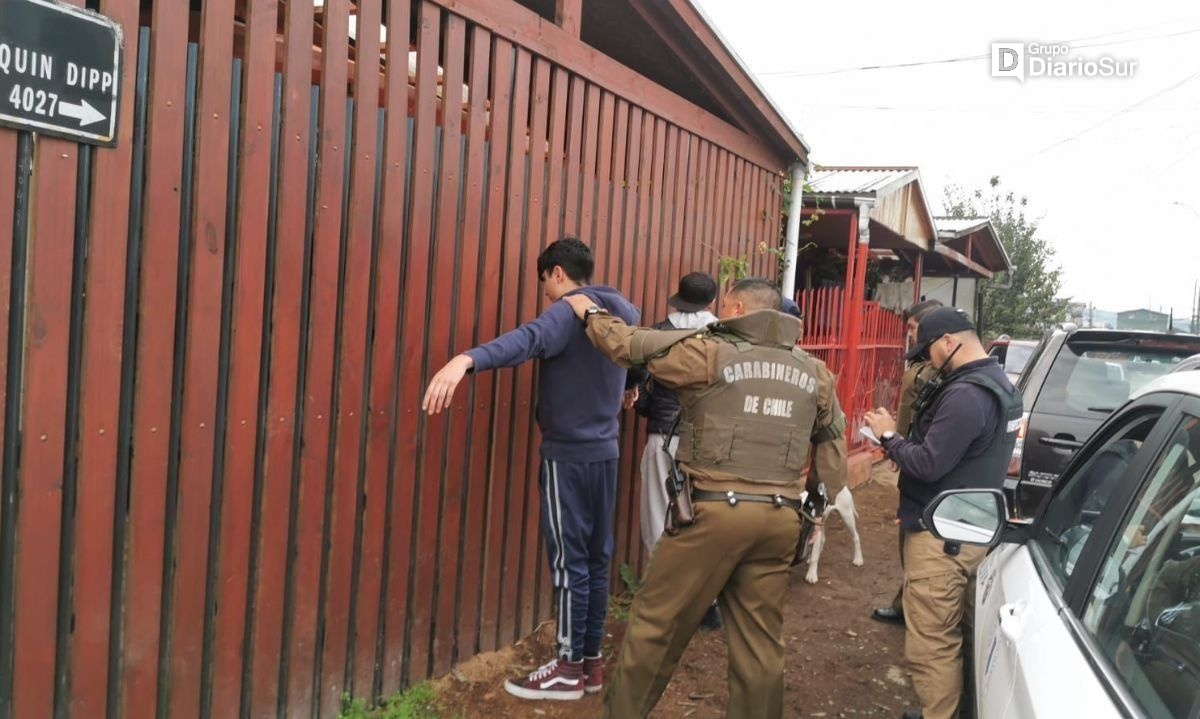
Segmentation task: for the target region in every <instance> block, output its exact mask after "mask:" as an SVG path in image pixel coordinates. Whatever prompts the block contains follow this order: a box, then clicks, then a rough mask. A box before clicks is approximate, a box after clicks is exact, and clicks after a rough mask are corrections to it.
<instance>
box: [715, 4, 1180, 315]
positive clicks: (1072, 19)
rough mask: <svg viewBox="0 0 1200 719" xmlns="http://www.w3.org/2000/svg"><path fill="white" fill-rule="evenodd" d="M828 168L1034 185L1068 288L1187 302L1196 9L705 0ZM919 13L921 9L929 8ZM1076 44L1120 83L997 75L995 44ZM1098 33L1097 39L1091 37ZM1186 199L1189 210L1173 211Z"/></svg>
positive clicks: (936, 184) (1102, 303)
mask: <svg viewBox="0 0 1200 719" xmlns="http://www.w3.org/2000/svg"><path fill="white" fill-rule="evenodd" d="M694 2H696V3H697V4H698V5H699V6H700V7H701V8H702V10H703V11H704V13H705V14H706V15H708V17H709V19H710V20H711V21H712V22H713V24H714V25H715V26H716V28H717V30H718V31H719V32H720V33H721V34H722V35H724V37H725V38H726V40H727V41H728V42H729V43H730V45H731V46H732V47H733V48H734V50H735V51H736V52H737V53H738V54H739V55H740V56H741V58H742V60H743V61H744V62H745V64H746V65H747V67H749V68H750V70H751V71H752V72H753V73H754V74H755V75H756V76H757V77H758V79H759V82H760V83H761V84H762V85H763V87H764V88H766V90H767V92H768V93H769V94H770V96H771V97H772V99H773V100H774V101H775V103H776V105H777V106H778V107H780V108H781V109H782V111H783V113H784V114H785V115H786V116H787V118H788V120H789V121H790V122H791V123H792V126H793V127H795V128H796V129H797V130H798V131H799V132H800V133H801V134H802V135H803V136H804V138H805V140H806V141H807V142H808V143H809V145H811V146H812V148H813V155H812V156H813V159H814V161H815V162H817V163H820V164H827V165H850V164H853V165H917V166H918V167H920V168H921V175H922V180H923V181H924V184H925V187H926V190H927V192H928V194H929V196H930V201H931V203H932V204H933V205H934V211H935V212H940V209H941V200H942V188H943V187H945V186H946V185H948V184H952V183H957V184H961V185H965V186H969V187H975V186H986V183H987V181H988V178H989V177H991V176H992V175H999V176H1000V178H1001V182H1002V186H1003V187H1007V188H1009V189H1011V190H1013V191H1016V192H1018V193H1020V194H1025V195H1027V196H1028V197H1029V200H1030V206H1031V207H1032V213H1033V214H1034V215H1035V216H1040V217H1041V226H1042V233H1041V234H1042V236H1043V237H1045V238H1047V239H1048V240H1049V241H1050V242H1051V243H1052V244H1053V246H1054V247H1055V248H1056V250H1057V252H1058V257H1057V259H1058V260H1059V261H1060V262H1061V264H1062V267H1063V270H1064V275H1065V282H1064V288H1063V289H1064V294H1066V295H1070V296H1072V297H1073V298H1074V299H1076V300H1079V301H1093V302H1095V304H1096V307H1097V309H1101V308H1102V309H1106V310H1125V309H1132V308H1137V307H1145V306H1148V305H1149V306H1151V307H1152V308H1153V309H1158V308H1159V307H1160V306H1161V308H1162V310H1163V311H1168V310H1169V308H1170V307H1172V306H1174V308H1175V314H1176V315H1177V316H1185V315H1188V314H1189V313H1190V307H1191V297H1192V288H1193V283H1194V282H1195V280H1196V279H1197V278H1200V4H1197V3H1196V2H1195V0H1187V1H1185V0H1179V1H1176V2H1167V1H1160V0H1149V1H1147V0H1142V1H1140V2H1138V3H1136V4H1134V5H1128V4H1125V3H1111V4H1108V3H1105V4H1100V3H1095V4H1093V3H1082V2H1069V3H1064V2H1052V1H1049V0H1037V1H1036V2H1034V1H1030V0H1016V1H1012V2H1005V3H991V4H984V3H962V2H941V1H939V2H924V3H920V4H918V5H913V4H912V3H907V4H904V3H895V2H880V1H879V0H859V2H856V3H853V4H851V5H846V4H843V3H828V2H827V3H810V2H804V3H799V2H785V1H781V0H694ZM918 9H919V11H920V12H919V13H918V12H917V10H918ZM1064 40H1068V41H1075V43H1074V45H1073V47H1072V48H1071V55H1072V56H1073V57H1081V56H1082V57H1089V58H1098V57H1103V56H1111V57H1114V58H1117V59H1122V60H1125V59H1132V60H1136V62H1137V66H1136V68H1135V71H1134V76H1133V77H1132V78H1128V79H1122V78H1029V79H1027V80H1026V81H1025V82H1024V83H1021V82H1019V81H1017V80H1016V79H1013V78H993V77H992V76H991V71H990V65H991V60H990V58H984V59H975V60H964V61H960V62H949V63H935V64H923V65H919V66H915V67H905V68H893V69H880V70H857V71H850V72H832V71H840V70H844V69H847V68H859V67H863V66H869V65H893V64H900V63H914V62H925V61H934V60H945V59H950V58H966V57H971V56H976V55H988V54H989V52H990V48H991V43H993V42H1003V41H1026V42H1046V43H1050V42H1059V41H1064ZM1084 45H1093V47H1083V46H1084ZM1175 202H1182V203H1186V204H1187V205H1190V208H1189V207H1183V206H1180V205H1175V204H1173V203H1175Z"/></svg>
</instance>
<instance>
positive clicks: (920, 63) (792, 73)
mask: <svg viewBox="0 0 1200 719" xmlns="http://www.w3.org/2000/svg"><path fill="white" fill-rule="evenodd" d="M1196 33H1200V28H1192V29H1190V30H1180V31H1177V32H1170V33H1163V34H1161V35H1148V36H1146V37H1138V38H1125V39H1123V40H1111V41H1108V42H1099V43H1092V44H1087V45H1079V46H1077V47H1078V48H1084V49H1087V48H1094V47H1112V46H1114V45H1128V44H1130V43H1135V42H1145V41H1147V40H1162V39H1166V38H1172V37H1179V36H1181V35H1194V34H1196ZM1112 34H1114V33H1107V35H1112ZM1095 37H1105V35H1094V36H1091V37H1084V38H1076V39H1073V40H1062V41H1060V42H1061V43H1066V44H1070V43H1074V42H1079V41H1080V40H1088V39H1091V38H1095ZM1045 44H1050V43H1045ZM990 57H991V55H990V54H989V53H980V54H978V55H962V56H959V57H945V58H939V59H937V60H915V61H912V62H897V63H888V64H880V65H859V66H856V67H843V68H838V69H836V70H816V71H813V72H804V71H799V70H775V71H769V72H759V73H755V75H757V76H759V77H820V76H826V75H842V74H845V73H851V72H864V71H868V70H896V69H904V68H911V67H925V66H929V65H950V64H954V63H960V62H971V61H974V60H986V59H988V58H990Z"/></svg>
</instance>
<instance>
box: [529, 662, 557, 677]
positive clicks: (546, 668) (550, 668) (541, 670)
mask: <svg viewBox="0 0 1200 719" xmlns="http://www.w3.org/2000/svg"><path fill="white" fill-rule="evenodd" d="M557 668H558V660H557V659H551V660H550V661H549V662H548V663H546V664H543V665H542V666H540V667H538V668H537V671H535V672H534V673H532V674H530V675H529V681H531V682H536V681H541V680H542V679H545V678H546V677H548V676H550V675H551V674H553V673H554V670H555V669H557Z"/></svg>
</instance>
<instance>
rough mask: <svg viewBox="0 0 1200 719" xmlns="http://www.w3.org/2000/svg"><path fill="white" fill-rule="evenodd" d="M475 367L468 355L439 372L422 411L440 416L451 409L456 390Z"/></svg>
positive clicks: (422, 406) (423, 403)
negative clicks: (443, 411)
mask: <svg viewBox="0 0 1200 719" xmlns="http://www.w3.org/2000/svg"><path fill="white" fill-rule="evenodd" d="M474 366H475V361H474V360H472V359H471V358H470V357H469V356H467V355H458V356H457V357H455V358H454V359H452V360H450V361H449V362H447V363H446V366H445V367H442V368H441V369H440V370H438V372H437V374H435V375H434V376H433V379H431V380H429V387H428V388H427V389H426V390H425V401H423V402H422V403H421V409H422V410H423V411H425V412H428V413H429V414H438V413H439V412H441V411H442V410H444V409H450V400H451V399H453V397H454V388H455V387H458V383H459V382H461V381H462V378H463V376H464V375H466V374H467V371H468V370H470V369H471V368H472V367H474Z"/></svg>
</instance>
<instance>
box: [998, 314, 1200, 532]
mask: <svg viewBox="0 0 1200 719" xmlns="http://www.w3.org/2000/svg"><path fill="white" fill-rule="evenodd" d="M1197 352H1200V337H1197V336H1195V335H1180V334H1169V333H1166V332H1138V331H1132V330H1100V329H1078V328H1077V327H1075V326H1074V325H1069V324H1067V325H1060V326H1058V327H1055V328H1054V329H1052V330H1050V331H1049V332H1047V333H1046V335H1045V336H1044V337H1043V338H1042V341H1041V342H1040V343H1039V344H1038V346H1037V348H1036V349H1034V351H1033V355H1032V356H1031V357H1030V358H1029V362H1028V363H1027V364H1026V365H1025V370H1024V371H1023V372H1022V373H1021V378H1020V379H1019V380H1018V381H1017V387H1018V388H1019V389H1020V390H1021V393H1022V394H1023V395H1024V397H1025V417H1024V419H1023V420H1022V426H1021V431H1020V434H1019V435H1018V440H1017V448H1016V450H1015V451H1014V452H1013V459H1012V462H1011V463H1010V465H1009V468H1008V478H1007V479H1006V480H1005V483H1004V488H1005V494H1007V495H1008V501H1009V506H1010V507H1012V508H1013V509H1012V512H1013V518H1014V519H1017V520H1018V521H1020V520H1028V519H1030V518H1032V517H1033V516H1034V515H1035V514H1036V513H1037V508H1038V505H1039V504H1041V501H1042V498H1043V497H1044V496H1045V495H1046V493H1047V491H1048V490H1049V488H1050V487H1051V486H1053V485H1054V482H1055V480H1057V479H1058V476H1059V474H1061V473H1062V471H1063V469H1065V468H1066V466H1067V463H1068V462H1069V461H1070V460H1071V456H1072V455H1073V454H1074V453H1075V450H1077V449H1079V448H1080V447H1082V446H1083V443H1084V441H1085V440H1087V438H1088V437H1089V436H1090V435H1091V434H1092V432H1093V431H1095V429H1096V428H1097V427H1099V426H1100V424H1101V423H1102V422H1103V421H1104V420H1105V419H1106V418H1107V417H1108V416H1109V415H1110V414H1112V412H1113V411H1114V410H1116V409H1117V408H1118V407H1120V406H1121V405H1123V404H1125V401H1126V400H1128V399H1129V396H1130V393H1131V392H1133V391H1135V390H1137V389H1138V388H1139V387H1141V386H1142V385H1144V384H1145V383H1147V382H1149V381H1150V380H1152V379H1154V378H1155V377H1158V376H1160V375H1164V374H1166V373H1168V372H1170V371H1171V370H1172V369H1174V368H1175V366H1176V365H1177V364H1178V363H1179V362H1180V361H1181V360H1183V359H1185V358H1187V357H1189V356H1190V355H1193V354H1196V353H1197Z"/></svg>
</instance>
